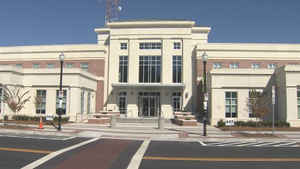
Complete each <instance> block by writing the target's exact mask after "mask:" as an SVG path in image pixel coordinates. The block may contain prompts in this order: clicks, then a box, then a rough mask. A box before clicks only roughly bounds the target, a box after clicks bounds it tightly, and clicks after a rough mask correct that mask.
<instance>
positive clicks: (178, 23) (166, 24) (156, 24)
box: [106, 21, 195, 28]
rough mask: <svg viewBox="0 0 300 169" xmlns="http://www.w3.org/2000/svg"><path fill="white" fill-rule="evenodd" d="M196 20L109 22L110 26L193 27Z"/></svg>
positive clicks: (108, 25)
mask: <svg viewBox="0 0 300 169" xmlns="http://www.w3.org/2000/svg"><path fill="white" fill-rule="evenodd" d="M194 25H195V22H194V21H122V22H109V23H107V24H106V26H107V27H108V28H133V27H142V28H145V27H193V26H194Z"/></svg>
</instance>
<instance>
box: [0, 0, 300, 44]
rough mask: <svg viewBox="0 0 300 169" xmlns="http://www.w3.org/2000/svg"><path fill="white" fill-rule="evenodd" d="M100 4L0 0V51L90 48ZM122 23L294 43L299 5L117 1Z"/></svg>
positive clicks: (233, 39) (272, 0)
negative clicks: (155, 23)
mask: <svg viewBox="0 0 300 169" xmlns="http://www.w3.org/2000/svg"><path fill="white" fill-rule="evenodd" d="M105 4H106V3H105V0H1V1H0V46H20V45H52V44H81V43H84V44H93V43H96V42H97V39H96V33H95V32H94V29H95V28H99V27H103V26H104V23H105V21H104V18H105ZM121 6H122V11H121V12H120V19H121V20H134V19H139V20H141V19H170V20H171V19H185V20H193V21H195V22H196V24H197V25H198V26H209V27H211V28H212V30H211V33H210V35H209V39H208V41H209V42H212V43H224V42H225V43H299V44H300V0H121Z"/></svg>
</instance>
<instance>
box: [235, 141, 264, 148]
mask: <svg viewBox="0 0 300 169" xmlns="http://www.w3.org/2000/svg"><path fill="white" fill-rule="evenodd" d="M259 143H260V142H244V143H241V144H239V145H235V146H237V147H246V146H250V145H252V146H253V145H255V144H259Z"/></svg>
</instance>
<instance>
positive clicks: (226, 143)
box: [203, 141, 300, 147]
mask: <svg viewBox="0 0 300 169" xmlns="http://www.w3.org/2000/svg"><path fill="white" fill-rule="evenodd" d="M203 143H204V144H205V146H216V147H224V146H226V147H300V145H298V144H297V142H282V141H273V142H272V141H223V142H205V141H204V142H203Z"/></svg>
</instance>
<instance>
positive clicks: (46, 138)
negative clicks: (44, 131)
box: [0, 134, 75, 141]
mask: <svg viewBox="0 0 300 169" xmlns="http://www.w3.org/2000/svg"><path fill="white" fill-rule="evenodd" d="M0 137H13V138H29V139H40V140H63V141H65V140H69V139H73V138H75V137H66V138H59V137H56V138H55V137H41V136H37V137H35V136H18V135H15V136H13V135H1V134H0ZM61 137H62V136H61Z"/></svg>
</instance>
